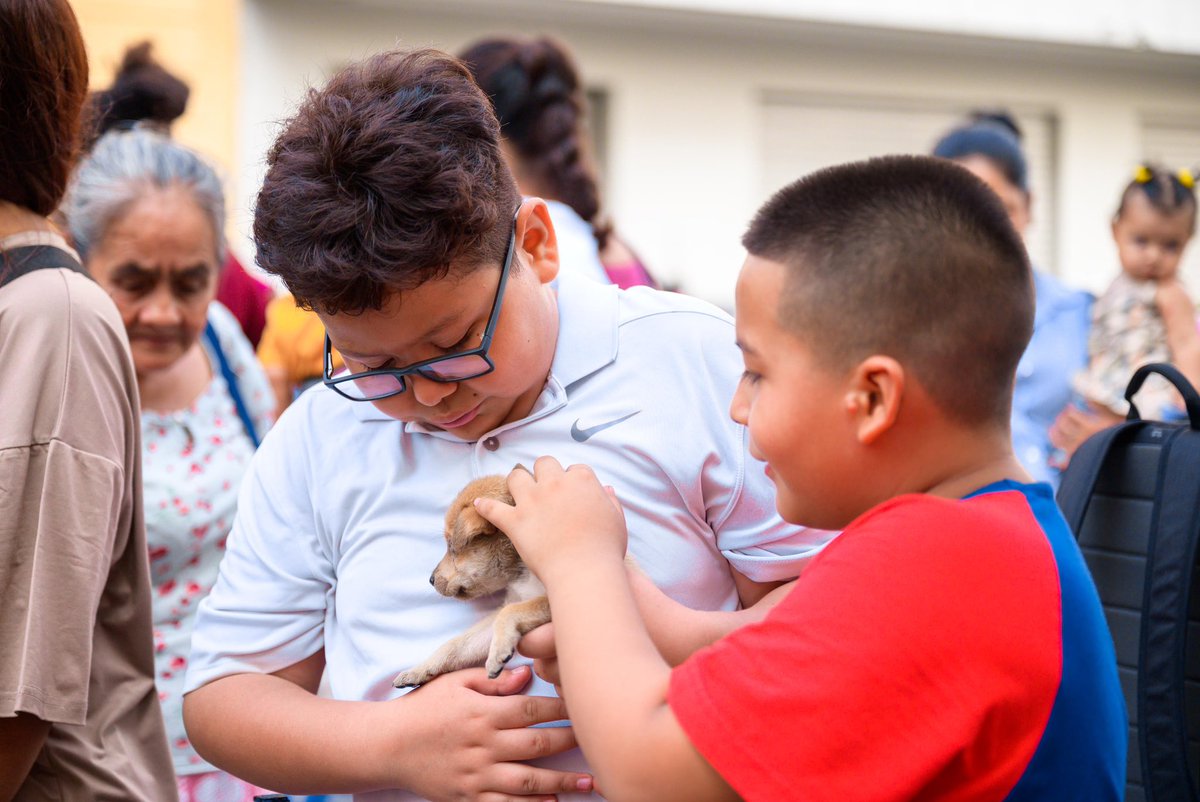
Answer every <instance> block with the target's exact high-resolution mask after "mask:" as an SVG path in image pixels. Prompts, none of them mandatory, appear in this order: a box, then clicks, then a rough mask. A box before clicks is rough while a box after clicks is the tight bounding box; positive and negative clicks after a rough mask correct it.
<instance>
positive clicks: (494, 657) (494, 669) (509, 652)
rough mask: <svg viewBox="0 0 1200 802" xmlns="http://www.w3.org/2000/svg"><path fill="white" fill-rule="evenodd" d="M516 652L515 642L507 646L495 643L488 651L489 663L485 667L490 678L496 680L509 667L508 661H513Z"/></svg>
mask: <svg viewBox="0 0 1200 802" xmlns="http://www.w3.org/2000/svg"><path fill="white" fill-rule="evenodd" d="M516 651H517V644H516V643H515V642H513V643H510V644H508V645H507V646H505V645H504V644H497V643H496V642H493V643H492V648H491V649H490V650H489V651H488V658H487V663H486V664H485V666H484V667H485V668H486V669H487V673H488V678H489V679H495V678H496V677H498V676H500V672H501V671H503V670H504V667H505V666H506V665H508V661H509V660H511V659H513V654H514V653H515V652H516Z"/></svg>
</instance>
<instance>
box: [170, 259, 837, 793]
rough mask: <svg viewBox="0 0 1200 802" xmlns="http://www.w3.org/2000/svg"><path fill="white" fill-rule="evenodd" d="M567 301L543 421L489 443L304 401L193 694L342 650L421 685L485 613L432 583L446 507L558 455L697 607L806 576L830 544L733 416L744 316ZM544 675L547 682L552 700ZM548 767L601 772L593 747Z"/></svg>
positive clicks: (251, 523)
mask: <svg viewBox="0 0 1200 802" xmlns="http://www.w3.org/2000/svg"><path fill="white" fill-rule="evenodd" d="M558 299H559V301H558V303H559V338H558V347H557V351H556V353H555V357H554V360H553V364H552V366H551V370H550V376H549V379H548V380H547V382H546V386H545V389H544V390H543V392H542V394H541V396H540V397H539V398H538V400H537V402H536V403H535V405H534V408H533V410H532V411H531V412H530V414H529V416H528V417H526V418H524V419H523V420H519V421H515V422H513V423H508V424H505V425H503V426H500V427H498V428H496V429H494V430H493V431H491V432H489V433H488V434H487V435H485V436H483V437H481V438H480V439H479V440H478V441H477V442H463V441H462V440H459V439H457V438H455V437H454V436H452V435H450V434H447V433H446V432H442V431H438V430H433V429H428V428H426V427H424V426H422V425H420V424H413V423H409V424H404V423H401V422H399V421H396V420H394V419H392V418H389V417H387V416H385V415H383V414H382V413H380V412H379V411H378V410H377V409H376V408H375V407H374V406H373V405H371V404H369V403H356V402H352V401H348V400H346V399H344V398H342V397H341V396H339V395H337V394H336V393H334V392H333V391H332V390H329V389H328V388H326V387H323V386H317V387H314V388H312V389H311V390H310V391H308V392H306V393H305V394H303V395H302V396H301V397H300V398H299V399H298V400H297V401H296V402H295V403H293V404H292V405H291V406H290V407H289V408H288V410H287V412H286V413H285V414H284V415H283V416H282V417H281V418H280V420H279V422H278V423H277V424H276V425H275V428H274V429H272V430H271V432H270V433H269V434H268V435H267V437H266V439H265V440H264V442H263V444H262V447H261V448H260V449H259V451H258V453H257V454H256V456H255V458H254V460H253V462H252V464H251V467H250V470H249V473H248V474H247V477H246V479H245V481H244V483H243V485H242V490H241V495H240V497H239V503H238V516H237V520H236V522H235V524H234V528H233V532H232V534H231V535H230V537H229V541H228V545H227V552H226V555H225V558H224V560H223V562H222V563H221V572H220V577H219V578H218V580H217V583H216V586H215V587H214V588H213V591H212V594H211V595H210V596H208V597H207V598H206V599H205V600H204V601H203V602H202V604H201V606H200V612H199V618H198V621H197V624H196V629H195V634H194V635H193V641H192V656H191V661H190V665H189V668H188V676H187V687H188V689H189V690H194V689H195V688H197V687H199V686H201V685H204V684H205V683H208V682H211V681H212V680H214V679H217V678H219V677H223V676H226V675H230V674H236V673H244V672H260V673H267V672H272V671H277V670H279V669H281V668H284V667H285V666H290V665H292V664H294V663H297V662H299V661H301V660H303V659H305V658H306V657H309V656H310V655H312V654H314V653H315V652H316V651H317V650H319V649H321V648H322V647H324V649H325V658H326V666H327V668H326V671H327V679H328V682H329V686H330V689H331V692H332V695H333V696H334V697H335V698H338V699H349V700H382V699H389V698H393V697H395V696H397V695H398V694H400V693H403V692H404V691H398V690H396V689H394V688H393V687H392V684H391V681H392V678H393V677H394V676H395V675H396V673H397V672H399V671H400V670H401V669H404V668H407V667H409V666H412V665H415V664H416V663H418V662H419V661H421V660H422V659H424V658H425V657H426V656H427V655H428V654H429V653H430V652H432V651H433V650H434V649H435V648H436V647H437V646H438V645H439V644H441V643H442V642H443V641H444V640H446V639H447V638H449V637H450V636H452V635H454V634H456V633H458V632H460V631H462V630H464V629H466V628H467V627H469V626H470V625H471V624H472V623H473V622H474V621H475V620H477V619H478V618H479V617H480V616H481V615H482V614H483V612H484V609H485V607H484V606H483V605H482V604H480V603H474V602H464V601H461V600H456V599H448V598H445V597H443V596H440V595H439V594H438V593H437V592H436V591H434V589H433V588H432V587H431V586H430V584H429V575H430V572H431V571H432V570H433V568H434V566H435V565H436V564H437V562H438V560H439V559H440V558H441V556H442V553H443V550H444V548H445V541H444V540H443V537H442V525H443V520H444V514H445V509H446V506H447V505H448V504H449V503H450V501H451V500H452V499H453V498H454V497H455V495H456V494H457V493H458V491H459V490H460V489H462V487H463V486H464V485H465V484H466V483H467V482H468V481H470V480H471V479H474V478H476V477H479V476H483V475H486V474H492V473H506V472H508V471H509V470H511V469H512V467H513V465H514V464H516V463H518V462H521V463H524V464H525V465H532V464H533V461H534V460H535V459H536V458H537V457H539V456H542V455H544V454H549V455H552V456H554V457H556V458H557V459H558V460H559V461H560V462H562V463H563V464H564V465H569V464H572V463H586V464H588V465H590V466H592V467H593V469H594V470H595V471H596V474H597V475H598V476H599V478H600V480H601V481H602V482H604V483H605V484H609V485H612V486H613V487H614V488H615V489H616V492H617V495H618V497H619V498H620V500H621V503H622V505H623V507H624V509H625V517H626V519H627V521H628V527H629V544H630V551H631V553H632V554H633V555H634V556H635V557H636V558H637V561H638V563H639V565H640V566H641V568H642V569H643V570H644V571H645V572H646V573H647V574H648V575H649V576H650V577H651V578H652V579H653V580H654V581H655V583H656V584H658V585H659V586H660V587H661V588H663V590H664V591H665V592H667V593H668V594H669V595H671V596H672V597H674V598H675V599H677V600H679V601H680V602H682V603H684V604H686V605H688V606H690V607H693V608H697V609H705V610H732V609H735V608H736V606H737V603H738V596H737V589H736V587H735V585H734V582H733V579H732V577H731V575H730V566H731V565H732V566H733V567H734V568H736V569H737V570H739V571H740V572H742V573H743V574H745V575H746V576H748V577H750V578H752V579H755V580H760V581H766V580H773V579H783V578H788V577H793V576H795V575H797V574H798V573H799V571H800V568H801V565H802V564H803V563H804V562H805V561H807V560H808V559H809V558H811V557H812V556H813V555H814V554H815V553H816V551H817V550H819V548H820V547H821V546H822V545H823V544H824V543H825V542H826V541H827V540H828V539H829V537H830V535H829V533H826V532H819V531H816V530H807V529H801V528H797V527H793V526H790V525H788V524H785V523H784V522H783V521H782V520H781V519H780V518H779V517H778V515H777V514H776V512H775V505H774V490H773V487H772V485H771V483H770V481H769V480H768V479H767V477H766V476H765V474H764V472H763V468H762V465H761V463H757V462H755V461H754V460H752V459H751V458H750V457H749V455H748V454H747V450H746V431H745V429H744V428H743V427H742V426H739V425H737V424H735V423H734V422H733V421H731V420H730V418H729V415H728V411H727V410H728V406H729V402H730V399H731V398H732V396H733V391H734V386H735V384H736V382H737V379H738V376H739V374H740V372H741V369H742V364H741V357H740V354H739V353H738V350H737V348H736V347H735V345H734V332H733V323H732V321H731V320H730V318H729V316H728V315H726V314H725V313H724V312H722V311H720V310H719V309H717V308H715V307H713V306H710V305H709V304H706V303H704V302H702V301H698V300H695V299H692V298H688V297H685V296H682V295H675V294H670V293H663V292H658V291H655V290H650V289H648V288H644V287H638V288H635V289H633V290H628V291H622V290H619V289H617V288H616V287H615V286H612V285H599V284H597V283H595V282H590V281H587V280H585V279H582V278H578V277H573V276H570V275H563V276H561V278H560V282H559V290H558ZM516 664H517V663H516V662H514V663H513V665H516ZM536 682H538V683H540V685H539V686H538V687H537V688H536V689H535V690H534V692H535V693H542V694H545V695H551V694H553V688H551V687H550V686H548V685H546V684H545V683H541V681H540V680H536ZM543 765H556V766H572V767H574V768H578V769H580V770H585V769H584V768H583V767H584V764H583V762H582V759H581V758H580V756H579V755H578V753H577V752H572V753H568V754H567V755H565V756H558V757H557V758H556V759H552V760H551V761H548V762H546V763H543ZM358 798H359V799H362V800H366V799H370V800H383V799H387V800H407V799H415V797H412V796H411V795H408V794H405V793H401V792H387V793H375V794H366V795H359V797H358ZM560 798H564V799H565V798H567V797H565V796H563V797H560ZM580 798H581V799H582V798H584V797H580ZM587 798H589V799H595V797H594V796H593V797H587Z"/></svg>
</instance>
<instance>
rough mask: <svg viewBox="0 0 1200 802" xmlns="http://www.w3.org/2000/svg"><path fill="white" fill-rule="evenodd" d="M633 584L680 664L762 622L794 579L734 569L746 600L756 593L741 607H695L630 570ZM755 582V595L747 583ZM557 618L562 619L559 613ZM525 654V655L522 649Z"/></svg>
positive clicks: (666, 650)
mask: <svg viewBox="0 0 1200 802" xmlns="http://www.w3.org/2000/svg"><path fill="white" fill-rule="evenodd" d="M627 573H628V575H629V585H630V588H631V590H632V593H633V598H634V601H635V602H636V604H637V609H638V611H639V612H640V613H641V617H642V621H643V622H644V625H645V628H646V631H647V632H648V633H649V634H650V638H651V640H652V641H653V642H654V645H655V646H656V647H657V648H658V651H659V653H660V654H661V655H662V656H663V658H664V659H665V660H666V661H667V664H668V665H672V666H676V665H679V664H680V663H682V662H683V661H684V660H686V659H687V658H688V657H689V656H691V654H692V653H693V652H695V651H696V650H698V649H702V648H704V647H705V646H708V645H709V644H711V643H714V642H716V641H717V640H719V639H721V638H723V637H725V636H726V635H728V634H729V633H730V632H732V631H733V630H735V629H738V628H739V627H744V626H746V625H747V624H751V623H753V622H755V621H761V620H762V619H763V618H764V617H765V616H766V614H767V613H768V612H769V611H770V609H771V608H772V607H774V606H775V605H776V604H778V603H779V601H780V599H782V598H783V597H784V596H786V595H787V594H788V591H790V590H791V587H792V585H793V584H794V583H795V580H792V581H790V582H786V583H785V582H769V583H759V582H753V581H752V580H750V579H747V578H746V577H744V576H742V575H741V574H739V573H738V572H737V571H734V572H733V577H734V580H735V581H736V582H737V583H738V589H739V591H741V594H740V595H741V596H742V599H743V603H745V599H746V598H747V595H752V596H756V597H757V599H756V601H754V602H753V604H752V605H750V606H747V607H744V608H743V609H741V610H731V611H722V610H715V611H713V610H693V609H692V608H690V607H687V606H686V605H683V604H680V603H679V602H677V601H675V600H674V599H672V598H671V597H670V596H668V595H667V594H665V593H663V592H662V591H661V590H660V589H659V588H658V586H656V585H655V584H654V583H653V582H651V581H650V579H649V577H647V576H646V575H645V574H643V573H641V572H640V571H637V570H630V571H628V572H627ZM746 584H749V585H752V586H753V592H752V594H747V593H746V591H745V590H743V585H746ZM555 620H556V621H557V620H559V618H558V616H557V614H556V615H555ZM522 654H525V652H524V651H522Z"/></svg>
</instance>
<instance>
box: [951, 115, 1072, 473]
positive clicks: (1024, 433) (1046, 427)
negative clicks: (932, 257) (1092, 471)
mask: <svg viewBox="0 0 1200 802" xmlns="http://www.w3.org/2000/svg"><path fill="white" fill-rule="evenodd" d="M933 155H934V156H940V157H942V158H946V159H950V160H951V161H954V162H957V163H959V164H961V165H962V166H963V167H965V168H967V169H968V170H970V171H971V172H972V173H974V174H975V175H976V176H978V177H979V178H980V179H981V180H983V182H984V183H985V184H987V185H988V186H989V187H991V188H992V191H993V192H995V193H996V194H997V195H998V196H999V197H1000V200H1001V201H1002V202H1003V203H1004V208H1005V209H1006V210H1007V211H1008V216H1009V219H1010V220H1012V224H1013V227H1014V228H1016V230H1017V233H1018V234H1021V235H1022V236H1024V235H1025V232H1026V230H1027V229H1028V228H1029V223H1030V200H1031V196H1030V191H1029V181H1028V167H1027V164H1026V160H1025V153H1024V150H1023V149H1022V146H1021V130H1020V128H1019V127H1018V126H1017V124H1016V122H1015V121H1014V120H1013V119H1012V117H1011V116H1010V115H1009V114H1008V113H1007V112H977V113H975V114H974V115H972V118H971V120H970V121H968V122H966V123H964V124H963V125H961V126H959V127H957V128H954V129H953V130H951V131H949V132H948V133H946V134H945V135H944V136H943V137H942V138H941V139H939V140H938V142H937V144H936V145H935V146H934V148H933ZM1033 281H1034V289H1035V292H1036V296H1037V308H1036V311H1035V314H1034V319H1033V338H1032V339H1031V340H1030V341H1029V347H1028V348H1027V349H1026V350H1025V354H1024V355H1023V356H1022V357H1021V362H1020V364H1019V365H1018V366H1017V381H1016V388H1015V391H1014V393H1013V406H1012V437H1013V450H1014V452H1015V453H1016V455H1017V459H1019V460H1020V461H1021V464H1022V466H1024V468H1025V470H1027V471H1029V473H1030V475H1032V476H1033V478H1034V479H1035V480H1037V481H1040V482H1049V483H1050V485H1051V486H1052V487H1055V488H1057V487H1058V480H1059V473H1060V472H1059V468H1058V467H1056V466H1055V465H1053V464H1051V463H1052V459H1051V458H1052V455H1053V453H1054V447H1053V446H1052V445H1051V442H1050V427H1051V425H1052V424H1053V423H1054V420H1055V418H1056V417H1057V416H1058V414H1059V412H1061V411H1062V410H1063V409H1065V408H1066V407H1067V406H1068V404H1069V403H1070V401H1071V396H1072V388H1071V380H1072V377H1073V376H1074V375H1075V374H1076V373H1077V372H1078V371H1080V370H1081V369H1083V367H1084V366H1085V365H1086V364H1087V341H1088V330H1089V328H1090V325H1091V308H1092V296H1091V295H1090V294H1088V293H1086V292H1083V291H1081V290H1073V289H1070V288H1069V287H1067V286H1066V285H1065V284H1063V283H1062V282H1060V281H1059V280H1058V279H1056V278H1054V277H1053V276H1051V275H1049V274H1048V273H1046V272H1045V271H1042V270H1039V269H1037V266H1036V265H1035V266H1034V271H1033Z"/></svg>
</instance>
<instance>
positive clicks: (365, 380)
mask: <svg viewBox="0 0 1200 802" xmlns="http://www.w3.org/2000/svg"><path fill="white" fill-rule="evenodd" d="M518 211H520V210H519V209H518ZM516 245H517V219H516V216H515V215H514V216H513V230H512V234H511V235H510V236H509V238H508V251H507V252H506V253H505V254H504V264H503V266H502V267H501V268H500V283H499V284H497V285H496V297H495V299H493V300H492V311H491V314H489V315H488V321H487V327H486V328H485V329H484V330H483V340H482V341H480V343H479V345H478V346H476V347H475V348H472V349H470V350H469V351H462V352H460V353H457V354H446V355H444V356H438V357H434V358H433V359H426V360H425V361H423V362H417V363H416V364H413V365H408V366H407V367H403V368H378V369H376V370H364V371H362V372H361V373H353V372H349V368H348V367H347V371H348V372H347V373H346V374H345V375H341V376H336V377H335V376H334V375H333V347H332V344H331V343H330V341H329V333H328V332H326V333H325V376H324V383H325V385H326V386H327V387H331V388H333V390H334V391H336V392H337V393H338V395H340V396H342V397H343V398H349V399H350V400H351V401H378V400H380V399H383V398H390V397H391V396H394V395H399V394H400V393H402V392H404V391H405V390H407V389H408V382H406V381H405V380H404V377H405V376H410V375H412V374H414V373H415V374H417V375H419V376H421V377H423V378H426V379H429V380H430V381H434V382H442V383H444V384H452V383H454V382H461V381H466V380H467V379H475V378H478V377H480V376H486V375H487V374H489V373H491V372H492V371H493V370H495V369H496V365H495V363H494V362H492V358H491V357H490V356H488V349H489V348H490V347H491V345H492V335H493V334H495V333H496V321H498V320H499V319H500V306H501V304H502V303H503V302H504V287H505V285H507V284H508V273H509V269H510V268H511V267H512V260H513V253H514V252H515V251H516Z"/></svg>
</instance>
